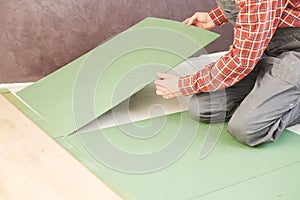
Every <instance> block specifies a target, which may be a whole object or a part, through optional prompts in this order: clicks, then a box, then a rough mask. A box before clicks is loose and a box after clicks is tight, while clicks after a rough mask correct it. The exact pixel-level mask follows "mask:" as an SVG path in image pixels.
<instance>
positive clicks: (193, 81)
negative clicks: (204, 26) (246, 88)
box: [178, 0, 300, 95]
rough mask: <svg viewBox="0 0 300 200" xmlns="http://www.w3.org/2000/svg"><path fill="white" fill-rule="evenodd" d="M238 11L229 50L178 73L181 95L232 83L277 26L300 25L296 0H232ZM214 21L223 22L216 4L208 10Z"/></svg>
mask: <svg viewBox="0 0 300 200" xmlns="http://www.w3.org/2000/svg"><path fill="white" fill-rule="evenodd" d="M236 6H237V8H238V9H239V14H238V17H237V20H236V25H235V27H234V41H233V44H232V45H231V47H230V49H229V52H228V53H227V54H226V55H225V56H223V57H221V58H220V59H219V60H218V61H217V62H215V63H211V64H210V65H207V66H205V67H204V68H203V69H202V70H200V71H198V72H197V73H196V74H194V75H190V76H186V77H181V78H180V79H179V82H178V85H179V88H180V90H181V92H182V93H183V94H184V95H191V94H195V93H200V92H212V91H216V90H220V89H225V88H227V87H230V86H232V85H234V84H235V83H237V82H239V81H240V80H242V79H243V78H244V77H245V76H247V75H248V74H249V73H250V72H251V71H252V69H253V68H254V67H255V65H256V64H257V62H258V61H259V59H260V57H261V56H262V54H263V52H264V51H265V49H266V48H267V46H268V44H269V42H270V40H271V38H272V36H273V35H274V33H275V31H276V29H277V28H278V27H280V28H281V27H300V1H299V0H236ZM209 16H210V17H211V19H212V20H213V21H214V23H215V24H216V25H222V24H224V23H225V22H227V19H226V18H225V16H224V14H223V12H222V10H221V9H220V7H219V6H217V7H215V8H214V9H212V10H211V11H209Z"/></svg>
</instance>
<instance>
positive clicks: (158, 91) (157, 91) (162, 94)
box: [156, 90, 166, 96]
mask: <svg viewBox="0 0 300 200" xmlns="http://www.w3.org/2000/svg"><path fill="white" fill-rule="evenodd" d="M156 94H157V95H158V96H165V95H166V94H165V93H163V92H162V91H160V90H156Z"/></svg>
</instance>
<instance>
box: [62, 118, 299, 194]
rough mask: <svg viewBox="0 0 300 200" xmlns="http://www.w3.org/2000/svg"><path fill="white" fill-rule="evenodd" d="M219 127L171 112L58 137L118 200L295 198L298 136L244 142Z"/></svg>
mask: <svg viewBox="0 0 300 200" xmlns="http://www.w3.org/2000/svg"><path fill="white" fill-rule="evenodd" d="M216 126H219V130H220V131H221V132H222V134H221V137H220V138H219V140H218V141H217V143H216V145H215V147H214V148H213V151H212V152H211V153H210V154H209V155H208V156H207V157H205V158H204V159H199V152H200V149H201V148H203V147H206V146H209V145H212V146H213V145H214V144H215V143H214V142H212V141H206V142H210V143H208V144H205V145H204V144H203V143H204V141H205V138H206V136H207V134H218V133H216V132H215V130H216V129H214V130H213V131H211V130H212V128H214V127H216ZM226 126H227V125H226V124H213V125H209V124H202V123H200V124H199V123H197V122H196V121H193V120H192V119H191V118H189V116H188V114H187V113H178V114H173V115H169V116H166V117H160V118H155V119H152V120H145V121H141V122H137V123H133V124H127V125H123V126H119V127H113V128H108V129H104V130H99V131H93V132H90V133H87V134H80V135H77V134H76V135H72V136H67V137H64V138H59V139H57V141H58V142H59V143H60V144H61V145H62V146H64V147H65V148H66V149H67V150H69V151H70V152H71V153H72V154H73V155H74V156H75V157H76V158H77V159H78V160H80V161H81V162H82V163H83V164H84V165H85V166H86V167H88V168H89V169H90V170H91V171H92V172H93V173H95V174H96V175H97V176H98V177H99V178H100V179H102V180H103V181H104V182H105V183H106V184H107V185H108V186H110V187H111V188H112V189H113V190H115V191H116V192H117V193H118V194H119V195H120V196H121V197H122V198H124V199H125V200H129V199H136V200H153V199H155V200H160V199H161V200H166V199H172V200H187V199H197V200H198V199H199V200H206V199H214V200H227V199H228V200H231V199H246V200H248V199H249V200H250V199H251V200H252V199H258V200H265V199H277V198H278V199H297V198H298V197H299V195H300V191H299V190H296V189H295V188H296V187H297V186H298V185H299V183H300V171H299V163H300V146H299V143H300V137H299V136H298V135H296V134H294V133H291V132H289V131H285V132H284V133H283V134H282V136H281V137H280V139H279V140H278V141H277V142H276V143H271V144H267V145H262V146H260V147H256V148H251V147H247V146H244V145H242V144H240V143H238V142H236V141H235V140H234V139H233V138H232V137H231V136H230V135H229V134H228V133H227V132H226V128H227V127H226ZM149 133H152V134H150V135H149ZM174 152H175V153H174ZM109 158H110V159H109ZM116 161H117V162H116ZM83 192H84V191H83ZM285 197H287V198H285Z"/></svg>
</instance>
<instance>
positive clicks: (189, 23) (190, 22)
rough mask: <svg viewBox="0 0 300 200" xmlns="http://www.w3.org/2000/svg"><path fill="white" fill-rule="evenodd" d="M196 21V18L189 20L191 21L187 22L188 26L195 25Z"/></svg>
mask: <svg viewBox="0 0 300 200" xmlns="http://www.w3.org/2000/svg"><path fill="white" fill-rule="evenodd" d="M194 21H195V18H193V17H191V18H190V19H189V21H188V22H187V25H193V23H194Z"/></svg>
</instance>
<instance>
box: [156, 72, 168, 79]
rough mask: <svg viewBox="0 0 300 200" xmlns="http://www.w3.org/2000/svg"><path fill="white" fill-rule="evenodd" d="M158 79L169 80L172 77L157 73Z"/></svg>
mask: <svg viewBox="0 0 300 200" xmlns="http://www.w3.org/2000/svg"><path fill="white" fill-rule="evenodd" d="M157 77H158V78H160V79H165V78H169V77H170V75H169V74H167V73H162V72H157Z"/></svg>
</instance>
